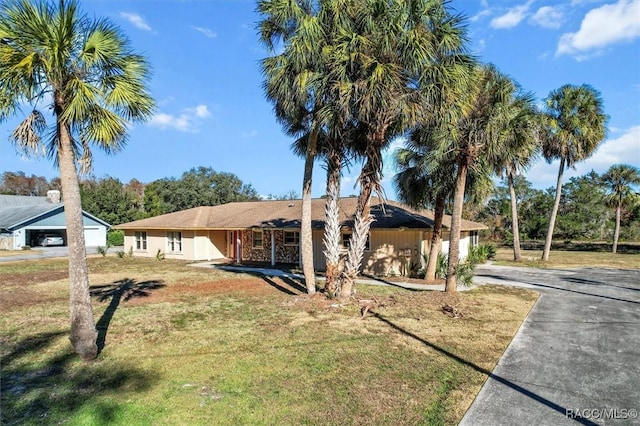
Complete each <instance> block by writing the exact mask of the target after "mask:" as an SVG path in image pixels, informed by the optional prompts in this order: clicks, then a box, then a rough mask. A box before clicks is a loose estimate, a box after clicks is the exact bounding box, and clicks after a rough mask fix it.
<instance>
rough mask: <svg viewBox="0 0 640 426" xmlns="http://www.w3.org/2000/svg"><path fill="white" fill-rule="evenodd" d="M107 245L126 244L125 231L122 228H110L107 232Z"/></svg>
mask: <svg viewBox="0 0 640 426" xmlns="http://www.w3.org/2000/svg"><path fill="white" fill-rule="evenodd" d="M107 245H108V246H110V247H120V246H123V245H124V231H123V230H121V229H110V230H109V232H107Z"/></svg>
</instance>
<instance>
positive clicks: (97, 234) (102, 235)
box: [84, 227, 107, 247]
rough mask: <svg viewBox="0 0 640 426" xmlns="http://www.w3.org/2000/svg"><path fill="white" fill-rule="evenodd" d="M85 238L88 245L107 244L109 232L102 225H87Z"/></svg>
mask: <svg viewBox="0 0 640 426" xmlns="http://www.w3.org/2000/svg"><path fill="white" fill-rule="evenodd" d="M84 239H85V244H86V245H87V246H88V247H96V246H104V245H106V244H107V233H106V230H105V229H104V228H102V227H95V228H94V227H86V228H84Z"/></svg>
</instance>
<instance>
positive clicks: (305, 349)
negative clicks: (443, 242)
mask: <svg viewBox="0 0 640 426" xmlns="http://www.w3.org/2000/svg"><path fill="white" fill-rule="evenodd" d="M89 264H90V271H91V282H92V292H93V294H94V296H93V306H94V313H95V318H96V322H97V323H98V328H99V331H100V336H99V343H100V346H103V347H104V348H103V350H102V352H101V353H100V355H99V357H98V359H97V360H96V361H94V362H91V363H83V362H81V361H79V360H78V359H77V357H76V356H75V355H74V354H73V353H72V351H71V350H70V344H69V342H68V337H67V336H68V321H69V312H68V303H69V302H68V282H67V279H66V263H65V262H64V261H62V260H38V261H30V262H15V263H11V264H3V265H0V282H1V283H2V284H1V285H0V312H2V315H1V316H0V334H1V336H0V347H1V356H2V370H1V375H2V377H1V386H2V389H1V391H2V400H1V403H2V407H1V408H2V411H1V415H2V419H1V420H2V423H3V424H20V425H23V424H33V425H35V424H38V425H41V424H67V425H79V424H86V425H88V424H115V425H176V424H180V425H213V424H215V425H239V424H264V425H275V424H278V425H279V424H285V425H302V424H309V425H311V424H318V425H348V424H352V425H370V424H376V425H384V424H388V425H397V424H403V425H409V424H455V423H457V422H458V421H459V420H460V418H461V417H462V415H463V414H464V412H465V410H466V409H467V407H468V406H469V404H470V403H471V401H472V400H473V398H474V397H475V395H476V393H477V392H478V391H479V389H480V387H481V386H482V384H483V383H484V381H485V380H486V378H487V374H488V372H489V371H491V370H492V369H493V367H494V365H495V363H496V362H497V360H498V359H499V358H500V356H501V355H502V353H503V351H504V350H505V348H506V347H507V345H508V344H509V342H510V341H511V338H512V336H513V335H514V334H515V332H516V330H517V329H518V327H519V326H520V324H521V322H522V320H523V319H524V317H525V316H526V314H527V313H528V312H529V310H530V309H531V307H532V305H533V303H534V302H535V300H536V297H537V296H536V294H535V293H532V292H529V291H526V290H521V289H512V288H504V287H500V288H498V287H482V288H479V289H476V290H473V291H469V292H464V293H460V294H459V295H457V296H456V297H453V298H448V297H446V296H445V295H444V294H443V293H441V292H412V291H407V290H401V289H398V288H391V287H377V286H370V287H368V286H358V287H357V290H358V297H359V298H363V299H375V300H376V304H377V305H378V307H376V308H374V309H373V310H372V312H370V313H369V314H367V316H366V318H364V319H361V316H360V310H359V306H358V305H357V304H356V303H354V304H352V305H348V306H344V307H340V306H336V305H334V304H333V303H332V302H330V301H326V300H324V299H323V298H322V297H314V298H308V297H307V296H305V295H303V294H301V288H302V286H301V285H300V283H297V282H294V281H291V280H283V279H280V278H268V277H267V278H260V277H255V276H252V275H248V274H238V273H232V272H222V271H218V270H211V269H201V268H194V267H190V266H186V264H184V263H181V262H176V261H169V260H165V261H156V260H149V259H129V258H124V259H119V258H116V257H111V256H109V257H106V258H101V257H97V258H91V259H89ZM445 304H449V305H451V306H453V307H455V309H456V312H458V313H460V314H461V316H459V317H456V318H452V317H450V316H448V315H445V313H443V310H442V307H443V306H444V305H445Z"/></svg>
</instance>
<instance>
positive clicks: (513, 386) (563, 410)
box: [369, 311, 597, 426]
mask: <svg viewBox="0 0 640 426" xmlns="http://www.w3.org/2000/svg"><path fill="white" fill-rule="evenodd" d="M369 312H370V313H371V314H372V315H373V316H374V317H375V318H377V319H378V320H380V321H381V322H383V323H385V324H387V325H389V326H390V327H391V328H393V329H394V330H396V331H398V332H400V333H402V334H404V335H405V336H408V337H411V338H412V339H415V340H417V341H418V342H420V343H422V344H423V345H425V346H427V347H429V348H431V349H433V350H435V351H436V352H439V353H441V354H442V355H445V356H447V357H449V358H451V359H453V360H455V361H456V362H458V363H460V364H462V365H466V366H467V367H470V368H472V369H473V370H475V371H477V372H479V373H482V374H484V375H485V376H487V377H489V378H491V379H493V380H495V381H496V382H498V383H500V384H502V385H504V386H507V387H509V388H511V389H513V390H514V391H516V392H518V393H520V394H522V395H524V396H526V397H528V398H531V399H532V400H534V401H536V402H537V403H539V404H542V405H544V406H546V407H549V408H550V409H552V410H554V411H556V412H558V413H560V414H561V415H562V416H565V417H566V415H567V412H568V409H567V408H566V407H563V406H561V405H559V404H556V403H555V402H553V401H550V400H548V399H547V398H545V397H543V396H541V395H538V394H537V393H535V392H532V391H530V390H528V389H526V388H524V387H522V386H520V385H518V384H516V383H514V382H512V381H511V380H509V379H506V378H504V377H501V376H498V375H497V374H494V373H492V372H491V371H489V370H487V369H486V368H482V367H480V366H479V365H477V364H474V363H473V362H471V361H467V360H466V359H464V358H461V357H460V356H458V355H456V354H454V353H452V352H449V351H448V350H446V349H444V348H442V347H440V346H438V345H436V344H434V343H431V342H429V341H428V340H425V339H423V338H422V337H420V336H418V335H416V334H414V333H412V332H410V331H408V330H405V329H404V328H402V327H400V326H399V325H397V324H395V323H394V322H393V321H391V320H389V319H388V318H386V317H384V316H383V315H380V314H379V313H377V312H373V311H369ZM573 420H575V421H576V422H577V423H580V424H583V425H589V426H595V425H597V423H594V422H592V421H591V420H588V419H584V418H575V419H573Z"/></svg>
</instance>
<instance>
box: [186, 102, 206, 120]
mask: <svg viewBox="0 0 640 426" xmlns="http://www.w3.org/2000/svg"><path fill="white" fill-rule="evenodd" d="M187 111H188V112H189V113H193V114H195V115H196V117H199V118H207V117H210V116H211V113H210V112H209V108H208V107H207V106H206V105H198V106H197V107H195V108H188V109H187Z"/></svg>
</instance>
